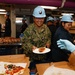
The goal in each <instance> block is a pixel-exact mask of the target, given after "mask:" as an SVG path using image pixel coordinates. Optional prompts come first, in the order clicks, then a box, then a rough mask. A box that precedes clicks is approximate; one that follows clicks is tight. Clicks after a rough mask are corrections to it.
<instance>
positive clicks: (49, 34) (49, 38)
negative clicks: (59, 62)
mask: <svg viewBox="0 0 75 75" xmlns="http://www.w3.org/2000/svg"><path fill="white" fill-rule="evenodd" d="M47 35H48V41H47V43H49V44H50V45H51V31H50V30H49V28H47Z"/></svg>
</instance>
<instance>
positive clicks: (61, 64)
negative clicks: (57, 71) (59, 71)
mask: <svg viewBox="0 0 75 75" xmlns="http://www.w3.org/2000/svg"><path fill="white" fill-rule="evenodd" d="M51 65H54V66H55V67H59V68H67V69H72V70H74V69H73V67H71V66H69V63H68V62H66V61H62V62H51V63H42V64H36V68H37V72H38V75H43V73H44V72H45V70H46V69H47V68H48V67H50V66H51Z"/></svg>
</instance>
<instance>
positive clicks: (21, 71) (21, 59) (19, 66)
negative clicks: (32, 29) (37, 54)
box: [0, 54, 30, 75]
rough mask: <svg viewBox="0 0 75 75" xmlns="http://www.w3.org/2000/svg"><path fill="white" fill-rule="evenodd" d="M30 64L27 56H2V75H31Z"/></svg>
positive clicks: (0, 74) (0, 71)
mask: <svg viewBox="0 0 75 75" xmlns="http://www.w3.org/2000/svg"><path fill="white" fill-rule="evenodd" d="M29 63H30V62H29V57H26V56H25V54H19V55H4V56H0V75H25V74H26V75H29V69H28V66H29ZM4 72H7V74H6V73H4ZM8 72H12V73H10V74H9V73H8Z"/></svg>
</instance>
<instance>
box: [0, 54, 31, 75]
mask: <svg viewBox="0 0 75 75" xmlns="http://www.w3.org/2000/svg"><path fill="white" fill-rule="evenodd" d="M0 62H10V63H27V65H26V67H25V71H24V74H23V75H25V74H26V75H29V69H28V66H29V63H30V61H29V57H26V56H25V54H18V55H4V56H0Z"/></svg>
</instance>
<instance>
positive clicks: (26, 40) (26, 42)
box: [22, 28, 33, 51]
mask: <svg viewBox="0 0 75 75" xmlns="http://www.w3.org/2000/svg"><path fill="white" fill-rule="evenodd" d="M30 31H31V30H30V28H27V29H26V30H25V31H24V36H23V38H22V42H23V46H22V47H23V49H24V50H26V51H32V50H31V49H32V46H33V45H32V44H31V33H30Z"/></svg>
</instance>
